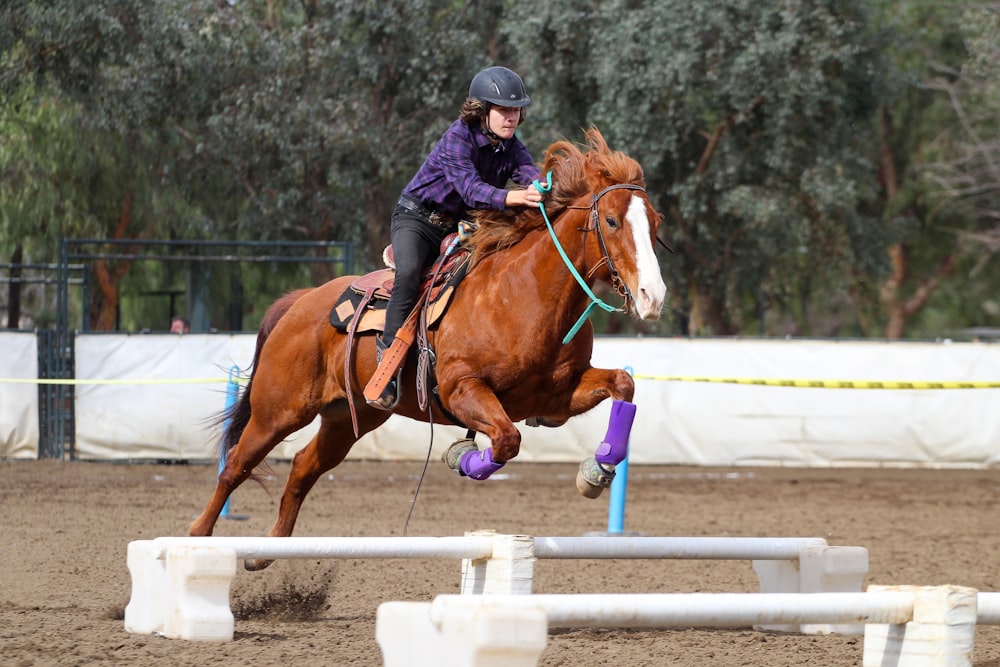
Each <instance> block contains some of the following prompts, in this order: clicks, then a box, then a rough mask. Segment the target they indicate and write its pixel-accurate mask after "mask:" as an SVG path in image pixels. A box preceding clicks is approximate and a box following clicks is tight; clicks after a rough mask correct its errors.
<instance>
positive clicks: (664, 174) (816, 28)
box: [508, 0, 886, 334]
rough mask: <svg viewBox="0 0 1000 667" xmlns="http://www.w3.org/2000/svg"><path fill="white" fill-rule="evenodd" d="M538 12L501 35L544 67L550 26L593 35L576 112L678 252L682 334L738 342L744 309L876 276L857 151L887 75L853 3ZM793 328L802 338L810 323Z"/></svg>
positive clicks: (578, 53) (880, 236) (583, 50)
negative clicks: (640, 183)
mask: <svg viewBox="0 0 1000 667" xmlns="http://www.w3.org/2000/svg"><path fill="white" fill-rule="evenodd" d="M534 11H535V10H534V8H530V9H529V8H525V9H524V13H523V14H521V15H518V16H516V17H512V20H511V22H510V23H508V25H509V26H511V27H510V28H509V29H510V30H511V32H512V39H515V40H516V41H517V44H518V46H519V48H520V49H521V51H522V57H523V58H524V59H525V60H526V61H528V62H532V61H535V60H539V59H541V58H543V57H544V54H546V53H549V54H551V53H552V52H551V51H550V50H549V47H548V44H549V42H548V41H546V40H545V39H544V36H545V35H546V34H548V33H547V31H553V30H558V29H557V28H554V27H553V26H556V25H572V26H573V27H574V30H578V31H579V32H580V33H581V34H583V35H586V36H588V37H587V39H586V40H580V41H579V43H578V44H575V45H572V46H569V47H568V49H569V53H568V56H569V57H570V58H572V61H571V62H572V65H565V67H567V68H571V69H572V70H573V71H575V72H577V73H579V76H580V77H581V80H582V87H583V90H582V91H581V93H582V94H581V95H576V96H574V98H573V99H575V100H576V101H577V103H578V104H587V115H586V117H587V118H588V119H589V120H590V121H592V122H594V123H596V124H597V125H598V126H600V127H601V128H602V129H603V130H604V132H605V133H606V135H607V136H608V137H609V140H610V141H611V143H612V144H613V145H616V146H618V147H621V148H623V149H625V150H626V151H627V152H629V153H630V154H632V155H633V156H634V157H636V158H637V159H638V160H639V161H640V163H641V164H643V166H644V169H645V172H646V180H647V183H648V186H649V191H650V193H651V194H652V196H653V197H654V199H655V200H656V202H657V203H658V205H659V207H660V208H661V210H664V211H665V212H666V215H667V221H666V228H665V230H664V232H663V235H664V236H665V237H667V238H668V239H669V241H670V242H671V244H672V245H674V246H675V247H677V249H678V250H679V253H680V254H679V255H678V256H677V257H676V258H673V257H672V258H670V259H669V260H667V262H666V265H667V271H668V279H669V283H670V284H671V285H672V287H673V290H672V292H673V293H674V294H675V295H676V296H675V299H674V303H673V304H672V305H673V307H674V308H675V309H677V310H678V311H680V312H682V313H683V314H684V316H685V319H686V323H685V324H684V325H683V326H684V328H685V329H686V330H687V332H689V333H713V334H732V333H738V332H740V331H742V330H743V329H744V328H745V327H746V326H747V322H746V315H747V312H748V310H750V309H748V308H747V304H755V303H758V302H760V301H766V302H768V303H772V304H777V305H778V306H779V307H780V308H781V309H782V310H784V311H785V312H790V313H795V310H796V306H797V305H798V304H799V303H800V302H801V301H805V300H808V299H810V298H812V297H814V296H816V295H817V294H821V293H824V292H826V293H827V294H829V293H830V292H833V291H835V290H838V289H839V290H840V291H841V292H846V291H847V290H848V289H849V288H850V287H851V286H852V285H853V284H855V283H857V281H859V280H862V279H864V278H866V277H870V276H875V275H878V272H879V271H880V270H881V268H882V266H883V265H884V261H882V260H881V257H884V244H885V239H886V231H885V230H884V229H883V227H882V226H881V225H879V224H878V222H877V219H875V218H874V217H873V215H872V213H871V212H870V211H869V210H867V207H868V206H869V203H870V202H871V200H872V199H873V198H874V197H875V185H874V180H875V178H874V174H875V170H874V165H873V164H872V163H871V162H870V161H869V160H868V159H867V155H866V151H865V148H866V146H868V145H869V144H870V131H869V128H870V118H871V116H872V112H873V109H874V107H875V105H876V104H877V97H876V86H877V83H878V81H879V77H880V64H879V62H878V58H877V55H876V51H875V49H874V46H875V44H874V43H873V42H872V41H871V38H870V35H869V33H868V24H867V17H866V16H865V14H864V11H863V8H862V5H861V3H859V2H855V1H852V0H841V1H826V2H823V1H818V0H814V1H810V2H804V3H790V2H789V3H777V4H775V3H759V2H755V1H753V0H730V1H729V2H725V3H717V4H713V3H690V2H684V1H681V0H677V1H673V2H663V1H656V2H654V1H652V0H650V1H635V0H620V1H617V2H609V3H604V4H602V5H601V6H600V8H599V9H594V10H591V11H589V12H587V11H580V10H579V9H578V8H576V7H575V6H574V7H572V8H568V9H560V8H556V7H551V8H549V9H547V10H546V11H544V12H542V13H541V16H535V17H534V18H530V17H529V16H528V15H529V14H531V15H534ZM520 25H524V26H526V27H525V28H524V29H520V28H515V27H513V26H520ZM560 53H561V52H560ZM539 98H540V104H541V105H543V106H544V105H545V104H546V103H548V101H549V99H550V98H549V97H548V96H547V94H546V95H545V96H544V97H543V94H540V95H539ZM836 298H837V297H836V295H835V294H834V295H833V296H830V297H829V299H830V300H831V301H832V300H835V299H836ZM750 312H752V310H750ZM796 316H797V319H798V320H799V326H798V329H797V330H798V331H803V332H805V331H809V330H810V325H809V322H808V318H809V314H808V312H807V311H806V310H805V309H800V310H799V312H798V313H796Z"/></svg>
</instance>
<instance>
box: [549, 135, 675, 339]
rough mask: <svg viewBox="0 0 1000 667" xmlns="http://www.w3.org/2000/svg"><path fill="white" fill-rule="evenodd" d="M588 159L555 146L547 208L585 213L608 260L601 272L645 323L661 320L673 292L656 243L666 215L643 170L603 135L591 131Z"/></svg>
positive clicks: (569, 146)
mask: <svg viewBox="0 0 1000 667" xmlns="http://www.w3.org/2000/svg"><path fill="white" fill-rule="evenodd" d="M587 145H588V148H589V150H588V151H587V153H586V154H584V153H581V151H580V150H579V149H578V148H577V147H576V146H574V145H572V144H570V143H568V142H558V143H555V144H553V145H552V146H551V147H550V148H549V150H548V152H547V153H546V155H545V168H546V170H551V171H552V172H553V181H554V188H553V193H552V195H551V197H547V198H546V204H545V205H546V208H547V209H548V208H550V201H549V200H550V199H551V200H552V201H551V204H552V206H551V207H552V208H557V209H565V208H584V209H586V210H587V221H586V223H585V225H584V228H585V229H586V230H587V231H592V232H594V237H595V238H596V243H597V245H598V247H599V249H600V252H601V254H602V255H603V257H604V259H605V261H604V263H603V266H602V267H599V268H598V269H597V272H598V273H601V272H603V275H602V277H603V278H605V279H606V280H608V282H610V283H611V286H612V287H613V288H614V289H615V290H616V291H617V292H618V294H619V295H621V296H622V297H623V298H624V299H625V300H626V303H627V307H628V308H629V310H630V311H631V312H632V313H633V314H634V315H636V316H638V317H640V318H641V319H643V320H657V319H659V317H660V311H661V310H662V308H663V299H664V297H665V295H666V292H667V287H666V285H665V284H664V283H663V277H662V276H661V275H660V265H659V263H658V262H657V259H656V253H655V252H654V247H653V244H654V243H655V241H656V231H657V229H658V228H659V225H660V220H661V218H662V216H661V215H660V214H659V213H657V212H656V210H655V209H654V208H653V205H652V204H651V203H650V201H649V197H648V196H647V195H646V189H645V182H644V180H643V175H642V168H641V167H640V166H639V163H638V162H636V161H635V160H633V159H632V158H630V157H628V156H627V155H625V154H624V153H622V152H620V151H611V150H609V149H608V145H607V143H606V142H605V140H604V137H603V136H602V135H601V133H600V131H598V130H597V129H596V128H592V129H590V130H588V131H587Z"/></svg>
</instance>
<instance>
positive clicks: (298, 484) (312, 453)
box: [243, 412, 389, 570]
mask: <svg viewBox="0 0 1000 667" xmlns="http://www.w3.org/2000/svg"><path fill="white" fill-rule="evenodd" d="M379 415H380V416H381V417H380V421H385V419H387V418H388V416H389V415H388V413H381V412H380V413H379ZM382 415H384V416H382ZM368 430H371V427H369V428H368ZM363 432H367V431H363ZM354 442H355V438H354V430H353V426H352V424H351V420H350V417H347V418H345V417H344V416H343V415H341V416H338V417H336V418H328V417H326V416H324V417H323V420H322V422H321V423H320V428H319V431H318V432H317V433H316V435H315V436H313V439H312V440H311V441H310V442H309V444H308V445H306V446H305V447H304V448H302V449H301V450H299V452H297V453H296V454H295V457H294V458H293V459H292V467H291V470H289V472H288V481H286V482H285V490H284V492H282V494H281V504H280V505H279V507H278V518H277V519H275V522H274V525H273V526H272V527H271V530H270V531H269V532H268V534H267V535H268V537H288V536H289V535H291V534H292V530H293V529H294V528H295V521H296V520H297V519H298V517H299V510H300V509H301V508H302V502H303V501H304V500H305V499H306V496H307V495H308V494H309V491H310V490H311V489H312V487H313V485H314V484H315V483H316V480H318V479H319V478H320V476H321V475H322V474H323V473H325V472H326V471H327V470H330V469H331V468H335V467H336V466H338V465H340V463H341V462H342V461H343V460H344V457H345V456H347V453H348V452H349V451H350V450H351V447H352V446H353V445H354ZM272 562H273V561H270V560H250V559H247V560H245V561H244V562H243V566H244V567H245V568H246V569H248V570H262V569H264V568H265V567H267V566H268V565H270V564H271V563H272Z"/></svg>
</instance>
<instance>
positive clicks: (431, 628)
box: [376, 586, 1000, 667]
mask: <svg viewBox="0 0 1000 667" xmlns="http://www.w3.org/2000/svg"><path fill="white" fill-rule="evenodd" d="M998 608H1000V594H998V593H977V591H976V590H975V589H972V588H966V587H961V586H933V587H931V586H926V587H920V586H872V587H870V588H869V592H867V593H815V594H808V595H804V594H798V593H686V594H685V593H673V594H639V595H634V594H633V595H588V594H571V595H537V594H535V595H507V596H482V597H473V596H461V595H439V596H438V597H436V598H435V599H434V601H433V602H385V603H383V604H381V605H380V606H379V609H378V614H377V620H376V639H377V641H378V644H379V646H380V648H381V649H382V655H383V658H384V659H385V662H384V664H385V667H403V666H404V665H405V666H406V667H424V666H427V667H429V666H431V665H433V666H434V667H455V666H458V665H462V667H480V666H485V665H496V664H503V665H505V667H530V666H533V665H537V663H538V660H539V658H540V656H541V653H542V651H543V650H544V649H545V646H546V643H547V641H548V629H549V628H550V627H630V628H654V627H655V628H663V627H745V626H750V625H755V624H782V625H784V624H802V625H811V624H839V623H857V622H860V623H863V624H864V625H865V633H864V634H865V638H864V654H863V665H864V667H885V665H893V666H894V667H931V666H932V665H933V666H937V667H969V666H971V664H972V662H971V656H972V649H973V644H974V641H975V628H976V623H977V621H978V623H980V624H986V623H997V621H1000V617H998V614H997V610H998Z"/></svg>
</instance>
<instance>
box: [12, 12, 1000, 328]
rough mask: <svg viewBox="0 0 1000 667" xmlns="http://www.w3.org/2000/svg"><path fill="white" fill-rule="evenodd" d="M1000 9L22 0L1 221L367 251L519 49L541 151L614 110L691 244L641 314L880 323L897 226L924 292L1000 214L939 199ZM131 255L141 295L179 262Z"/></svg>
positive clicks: (609, 123) (976, 121) (36, 241)
mask: <svg viewBox="0 0 1000 667" xmlns="http://www.w3.org/2000/svg"><path fill="white" fill-rule="evenodd" d="M959 9H965V10H967V11H966V12H964V13H963V12H962V11H959ZM997 15H998V12H997V11H996V6H995V3H980V4H977V5H975V6H969V5H967V3H961V2H958V0H953V1H951V2H944V3H924V2H918V1H916V0H804V1H801V2H791V1H790V0H788V1H785V0H782V1H780V2H770V3H762V2H758V1H757V0H725V1H723V2H690V1H689V0H608V1H607V2H603V3H594V2H590V1H585V0H563V1H560V2H549V3H538V2H523V3H513V2H510V1H509V0H489V1H487V2H477V3H465V2H457V1H455V0H446V1H445V2H430V1H429V0H405V1H403V2H396V3H378V2H372V1H362V2H357V1H355V0H352V1H348V0H304V1H303V2H290V3H276V2H270V1H268V0H240V2H235V3H222V2H215V1H209V0H194V1H190V0H162V1H158V2H148V1H144V0H94V1H93V2H87V3H80V2H77V1H76V0H45V1H42V0H8V1H7V2H5V3H3V4H2V6H0V95H2V97H0V245H7V244H11V243H14V242H23V243H25V244H26V245H25V247H26V249H28V250H29V255H30V256H31V258H33V259H35V260H38V261H50V260H52V259H54V257H53V256H52V253H53V249H54V247H55V244H54V240H55V239H57V238H60V237H85V236H90V237H95V238H110V237H114V236H116V235H120V236H124V237H133V238H160V239H231V240H273V241H282V240H316V241H322V240H337V241H350V242H353V243H355V244H356V245H357V247H358V248H359V250H360V252H359V253H358V260H359V261H358V265H357V266H356V267H355V268H356V269H366V268H371V267H373V266H374V265H375V263H376V262H377V261H378V256H379V254H380V252H381V249H382V247H383V246H384V244H385V243H386V242H387V241H388V218H389V214H390V211H391V207H392V205H393V202H394V201H395V199H396V197H397V196H398V193H399V191H400V189H401V188H402V187H403V186H404V185H405V183H406V182H407V180H408V179H409V178H410V177H411V175H412V174H413V172H414V171H415V170H416V168H417V167H418V166H419V164H420V161H421V160H422V159H423V157H424V155H425V154H426V152H427V150H428V149H429V148H430V147H431V145H432V144H433V142H434V141H435V140H436V139H437V138H438V136H439V135H440V133H441V131H443V129H444V128H445V127H446V126H447V124H448V123H450V122H451V121H452V120H453V119H454V118H455V116H456V112H457V110H458V108H459V106H460V104H461V102H462V100H463V99H464V97H465V92H466V90H467V85H468V81H469V79H470V78H471V76H472V74H473V73H474V72H475V71H476V70H478V69H479V68H480V67H483V66H485V65H488V64H505V65H508V66H511V67H513V68H515V69H517V70H518V71H519V72H520V73H521V74H522V75H523V76H524V79H525V82H526V84H527V86H528V89H529V93H530V94H531V96H532V98H533V100H534V104H533V105H532V107H531V108H530V109H529V121H528V123H526V124H525V125H524V127H523V128H522V130H521V135H522V138H523V139H524V140H525V141H526V142H527V144H528V145H529V147H531V148H532V150H533V151H534V152H535V154H536V156H538V157H539V158H540V157H541V154H542V151H543V150H544V148H545V147H546V146H547V145H548V144H549V143H550V142H552V141H554V140H556V139H560V138H569V139H579V138H580V137H581V133H580V130H581V129H582V128H586V127H588V126H590V125H592V124H594V125H597V126H598V127H600V128H601V130H602V131H603V132H604V134H605V136H606V137H607V138H608V140H609V142H610V143H611V145H612V146H613V147H615V148H619V149H622V150H624V151H626V152H628V153H629V154H631V155H632V156H634V157H636V158H637V159H638V160H639V161H640V163H641V164H642V165H643V166H644V170H645V176H646V180H647V185H648V190H649V192H650V194H651V196H652V197H653V199H654V202H655V203H656V205H657V206H658V207H659V208H660V210H662V211H663V212H664V213H665V214H666V221H665V224H664V226H663V229H662V231H661V236H662V237H663V238H664V239H666V240H667V241H668V242H670V244H671V245H673V246H674V247H676V248H678V250H679V251H680V254H679V255H677V256H667V255H664V256H663V258H662V263H663V266H664V272H665V276H666V278H667V280H668V284H669V286H670V287H671V294H672V295H673V301H672V303H670V304H669V308H670V309H671V316H668V317H665V318H664V322H663V323H661V325H659V327H658V328H656V329H655V330H652V329H646V331H648V332H660V333H685V332H687V331H693V332H698V333H757V332H758V331H759V330H760V326H761V322H763V323H764V331H765V332H766V333H777V334H783V333H786V332H790V333H795V334H814V335H826V334H843V333H848V334H851V335H853V334H857V333H863V334H867V335H878V334H879V333H880V331H881V322H882V320H883V319H884V314H883V313H882V312H881V306H880V301H879V298H880V297H879V285H880V283H881V281H882V280H883V279H884V276H885V274H886V271H887V268H888V262H887V255H886V248H887V246H888V245H889V244H890V243H902V244H904V245H905V247H906V249H907V257H909V258H910V260H911V265H910V267H909V269H910V270H909V271H908V273H907V276H906V284H905V285H904V286H903V287H904V288H906V289H911V290H912V289H915V288H916V287H917V286H918V285H919V284H920V281H921V280H923V279H924V278H925V277H926V275H927V274H928V272H932V271H933V270H934V268H935V267H936V266H937V265H938V264H939V263H940V262H941V261H942V258H943V257H945V256H946V255H947V253H948V252H949V249H950V248H952V247H954V246H955V245H956V244H957V243H958V241H959V239H963V238H969V239H976V238H980V237H983V238H986V239H987V240H991V239H992V238H993V237H992V236H991V235H990V232H991V230H992V228H993V227H995V219H994V221H993V222H989V220H990V218H989V217H988V215H987V216H984V215H983V212H984V211H990V210H994V211H995V210H996V209H995V207H994V208H993V209H990V208H989V206H988V205H989V204H990V202H994V203H995V201H996V197H995V193H994V194H985V195H980V196H978V197H975V198H970V197H950V198H947V199H941V198H940V194H941V188H940V184H941V183H942V182H943V181H944V180H946V179H949V178H950V179H957V178H968V177H969V176H970V171H969V170H968V169H965V170H964V171H963V170H962V169H961V168H960V167H961V166H962V165H971V164H974V163H973V162H970V161H967V162H964V163H963V162H962V161H961V159H960V158H961V157H962V156H963V155H967V154H968V151H969V150H970V146H972V145H974V144H976V142H975V141H970V135H969V133H968V131H967V129H966V130H965V132H964V133H963V129H964V128H963V127H962V125H961V123H960V122H958V119H957V117H956V114H955V108H956V106H955V103H954V99H958V100H960V102H961V104H962V105H963V106H962V108H963V109H965V110H966V111H967V116H966V117H967V119H970V120H971V121H973V122H971V123H970V124H968V127H971V128H972V130H973V131H974V133H975V136H976V137H977V138H978V144H979V145H981V144H983V143H984V142H987V143H988V142H989V141H991V140H992V139H995V138H996V136H997V120H996V119H997V118H1000V100H998V93H997V85H996V77H995V74H994V73H995V71H996V61H995V57H996V56H995V44H996V43H997V34H998V30H1000V29H998V28H997V20H996V17H997ZM946 91H951V92H954V93H956V94H957V95H958V97H957V98H954V99H953V98H950V97H949V94H948V93H947V92H946ZM884 118H890V119H891V120H892V127H891V129H892V132H891V133H889V134H887V133H886V132H885V126H884V124H883V119H884ZM883 149H887V150H883ZM887 153H891V156H892V164H893V166H894V167H895V170H896V172H897V173H898V175H899V177H898V179H897V182H896V183H895V186H894V187H893V188H888V187H887V185H886V181H885V173H884V168H885V164H884V163H882V162H880V160H882V159H883V158H884V156H885V154H887ZM979 155H980V156H985V155H992V154H987V153H984V152H982V151H980V152H979ZM983 159H985V158H981V161H982V160H983ZM931 167H936V169H934V168H931ZM980 173H981V172H980ZM928 174H930V175H932V176H933V178H930V179H928V178H927V176H928ZM976 182H979V183H980V184H982V183H984V182H986V181H984V180H983V179H980V180H979V181H976ZM993 182H994V183H995V182H996V179H995V178H994V179H993ZM952 183H953V184H954V181H952ZM890 191H891V193H892V194H891V196H890ZM123 220H124V222H125V223H126V224H124V227H123V224H122V221H123ZM962 234H965V235H966V236H962ZM984 235H985V236H984ZM962 247H963V248H968V249H969V253H968V256H967V257H965V258H963V259H962V260H961V261H960V262H959V264H958V268H957V269H956V271H957V273H956V275H955V278H954V280H955V281H957V282H961V281H971V282H973V283H975V284H976V285H977V286H982V289H984V290H985V289H986V285H987V284H988V282H989V281H988V280H986V279H985V277H984V276H986V275H987V274H988V273H989V272H988V271H987V270H985V269H984V268H983V267H984V266H988V263H987V264H983V259H982V256H980V257H977V256H976V254H975V253H976V251H975V250H974V248H976V247H979V248H980V249H981V248H982V247H983V246H982V245H979V246H976V245H975V244H974V243H972V244H966V245H962ZM987 247H994V246H987ZM980 252H981V250H980ZM274 270H277V271H278V274H273V273H272V271H274ZM134 273H138V274H140V275H138V276H135V275H133V276H131V277H130V280H133V281H135V282H134V283H132V284H129V285H127V286H125V287H123V293H125V294H128V295H138V294H142V293H145V292H150V291H156V290H161V291H162V290H173V289H177V288H178V287H177V286H178V284H179V282H180V281H181V278H182V275H180V274H176V273H174V272H173V270H172V269H171V270H164V271H162V272H160V271H156V270H153V269H151V268H149V267H145V268H144V269H142V270H141V271H140V270H135V271H134ZM219 275H222V272H220V273H219ZM311 277H312V282H318V281H319V280H321V279H323V278H325V277H326V276H324V275H321V272H318V271H314V272H313V273H312V274H311ZM297 280H302V277H301V275H300V274H295V273H294V272H292V271H291V270H287V269H282V268H278V269H274V268H273V267H271V268H266V269H265V268H263V267H261V268H259V269H258V268H254V267H251V268H250V272H249V274H244V275H243V276H242V277H241V279H240V281H237V282H242V283H243V287H244V288H248V287H249V286H252V290H253V296H252V297H251V298H252V299H254V300H256V301H257V302H259V303H253V304H250V305H248V312H259V311H261V310H262V308H261V306H260V305H259V304H266V303H267V302H269V301H270V300H271V299H273V298H274V297H275V296H277V294H276V293H275V292H269V291H268V290H269V285H270V286H273V287H274V289H278V288H279V287H278V286H280V289H282V290H283V289H285V288H286V286H288V285H289V283H290V282H291V281H297ZM223 282H225V280H223ZM234 289H235V288H234ZM959 291H960V290H955V289H954V288H949V289H943V290H942V294H952V295H954V294H956V293H957V292H959ZM249 292H250V290H249V289H247V293H248V294H249ZM966 293H968V291H966ZM982 294H983V293H980V297H978V298H977V299H972V301H977V302H978V303H984V302H985V301H984V300H985V297H983V296H982ZM129 298H133V297H132V296H129ZM136 298H138V297H136ZM220 298H221V297H220ZM942 299H943V301H942ZM948 303H949V299H948V298H945V297H941V298H935V299H934V300H933V302H932V303H931V305H930V307H931V308H932V309H933V310H934V313H935V314H934V316H933V317H930V316H928V318H927V319H926V320H920V319H917V320H915V324H914V329H913V330H912V332H911V333H913V334H920V333H924V332H927V331H933V330H934V327H938V326H939V323H940V322H941V321H944V320H946V319H947V317H946V316H944V315H941V313H944V312H947V304H948ZM988 310H989V309H988V308H987V309H986V310H983V309H982V308H979V309H977V308H976V307H975V305H974V304H970V305H961V306H959V305H957V304H956V308H955V316H956V320H960V321H966V319H967V318H970V317H973V315H972V314H971V313H974V312H983V313H986V312H987V311H988ZM762 313H763V315H762ZM146 317H147V316H146V315H144V316H143V317H142V318H136V322H139V321H141V320H142V319H144V318H146ZM148 318H156V319H159V318H160V315H159V314H154V313H150V314H149V315H148ZM605 325H606V324H605V322H604V320H602V319H601V318H598V326H599V327H604V326H605ZM607 325H608V326H613V325H612V324H611V323H610V322H608V323H607Z"/></svg>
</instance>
